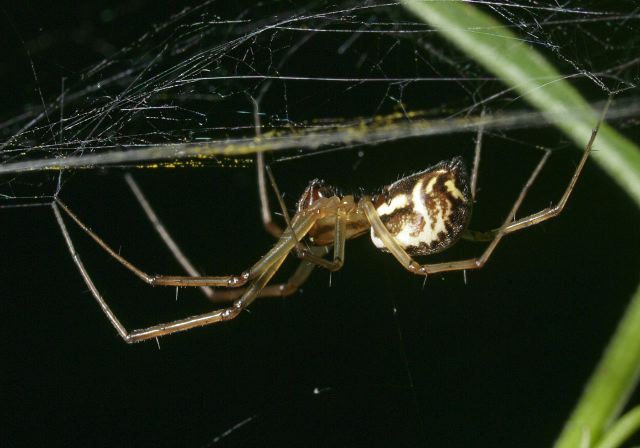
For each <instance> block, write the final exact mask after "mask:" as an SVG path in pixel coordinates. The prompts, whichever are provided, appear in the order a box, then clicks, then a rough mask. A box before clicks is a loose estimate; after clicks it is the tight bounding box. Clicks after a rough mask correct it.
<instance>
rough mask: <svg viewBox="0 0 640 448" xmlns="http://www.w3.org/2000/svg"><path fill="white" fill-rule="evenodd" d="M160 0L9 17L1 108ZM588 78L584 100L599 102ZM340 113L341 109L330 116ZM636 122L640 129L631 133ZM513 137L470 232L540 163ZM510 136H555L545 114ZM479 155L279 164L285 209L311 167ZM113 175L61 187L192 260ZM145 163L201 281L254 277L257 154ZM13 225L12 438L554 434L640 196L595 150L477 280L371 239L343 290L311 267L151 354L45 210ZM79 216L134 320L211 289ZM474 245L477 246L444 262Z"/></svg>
mask: <svg viewBox="0 0 640 448" xmlns="http://www.w3.org/2000/svg"><path fill="white" fill-rule="evenodd" d="M153 4H154V5H155V6H153V7H151V6H150V5H151V2H144V1H138V2H127V4H126V5H123V4H119V3H114V2H103V4H101V2H92V3H91V5H90V6H88V5H84V4H77V3H76V2H74V3H70V2H69V3H68V4H67V3H64V2H55V4H49V3H45V2H30V3H25V4H24V5H22V6H20V7H19V8H17V7H16V8H11V9H8V8H7V7H4V8H5V9H2V10H0V13H1V14H2V21H3V26H2V28H3V36H4V37H3V41H4V42H8V43H9V45H8V47H9V48H6V49H5V53H4V54H5V55H4V56H3V57H2V59H3V63H2V66H1V68H0V76H2V78H1V79H2V83H1V84H2V86H1V88H2V90H1V91H0V92H1V93H0V95H2V98H3V99H4V100H3V106H2V112H3V115H2V117H3V119H6V118H8V117H10V116H11V115H12V114H18V113H19V112H20V111H21V110H22V108H23V107H24V105H25V104H38V102H39V93H38V92H37V91H36V89H35V88H36V86H38V87H40V89H41V90H42V91H44V95H45V96H48V97H50V96H55V95H56V93H57V90H56V89H57V88H58V86H59V84H60V79H61V78H62V77H72V76H74V75H77V74H78V73H82V71H83V70H84V69H85V68H86V67H87V66H88V65H89V64H91V63H94V62H96V61H97V60H100V59H101V58H103V57H105V56H109V55H110V54H112V52H113V51H115V49H118V48H121V47H123V46H125V45H127V44H128V43H129V42H131V41H133V40H134V39H136V38H137V37H138V36H139V35H141V34H142V33H144V32H145V31H146V29H147V27H148V26H150V25H149V24H153V23H158V22H162V21H163V20H165V17H166V16H168V15H169V14H170V13H172V12H175V11H177V10H179V9H180V8H179V7H178V6H176V5H174V4H170V3H169V2H167V3H157V2H154V3H153ZM125 6H126V7H125ZM218 6H219V5H217V4H213V5H212V6H211V8H217V7H218ZM123 8H124V9H123ZM114 11H115V12H114ZM222 15H223V16H224V14H222ZM31 62H33V64H34V66H35V69H36V72H37V77H38V80H37V82H36V81H34V76H33V72H32V69H31ZM310 63H311V62H310ZM587 92H589V93H592V97H591V98H590V99H592V100H601V99H603V98H604V96H605V95H604V94H603V93H602V92H598V90H597V89H592V90H588V87H587ZM440 94H441V95H442V96H443V97H444V99H442V101H447V99H446V92H440ZM239 107H241V106H239ZM245 107H246V109H247V110H248V108H249V106H245ZM268 107H269V106H268V105H265V108H267V109H268ZM334 107H335V106H334ZM348 115H349V108H348V107H345V108H344V109H337V108H336V112H335V114H334V116H348ZM625 132H627V133H628V135H629V136H630V137H634V134H633V128H627V130H626V131H625ZM635 132H636V133H635V137H637V127H636V131H635ZM502 137H504V136H492V135H488V136H487V137H486V141H485V149H486V151H485V153H484V156H483V157H484V158H483V164H482V169H481V172H480V187H481V191H480V193H479V197H478V204H477V209H476V210H475V212H474V213H475V214H474V221H473V223H474V224H475V227H476V228H481V229H484V228H491V227H495V226H497V225H499V223H500V222H501V221H502V219H503V218H504V216H505V214H506V212H507V211H508V209H509V207H510V204H511V203H512V201H513V200H514V198H515V196H516V195H517V193H518V189H519V188H520V186H521V185H522V183H523V182H524V179H525V178H526V176H527V175H528V172H529V171H530V170H531V169H532V168H533V166H534V165H535V162H536V160H537V157H539V154H538V152H536V151H535V149H529V150H528V151H520V150H518V151H512V150H511V148H510V145H509V140H508V139H507V138H502ZM509 138H511V139H516V140H517V141H518V142H531V144H532V145H535V144H542V145H545V144H546V145H553V144H554V143H553V142H557V141H561V142H562V141H564V138H563V136H562V135H560V134H559V133H557V132H556V131H555V130H553V129H551V128H547V129H545V130H544V131H540V130H533V131H531V130H530V131H519V132H512V133H510V134H509ZM636 140H637V138H636ZM521 146H522V144H521ZM567 146H569V145H567ZM425 147H428V148H429V151H422V150H423V149H424V148H425ZM360 150H362V151H363V153H361V154H359V153H358V151H360ZM472 150H473V135H471V134H462V135H454V136H445V137H438V138H429V139H427V140H425V139H421V140H408V141H401V142H395V143H390V144H384V145H378V146H375V147H371V148H368V147H365V148H356V149H353V150H341V151H338V152H334V153H330V154H326V155H321V156H315V157H307V158H302V159H298V160H295V161H289V162H278V161H274V163H273V169H274V173H275V175H276V177H277V179H278V182H279V184H280V188H281V190H282V191H283V192H285V196H286V200H287V201H288V205H289V206H292V205H293V202H294V200H295V199H294V198H295V197H296V196H297V195H298V194H299V193H300V192H301V191H302V189H303V188H304V186H305V185H306V183H307V182H308V180H309V179H311V178H313V177H323V178H325V179H326V180H327V181H329V182H331V183H336V184H339V185H342V186H344V187H345V188H346V189H356V188H358V187H359V186H363V187H366V188H373V187H375V186H378V185H382V184H385V183H389V182H391V181H393V180H395V179H396V178H397V176H398V174H400V173H403V172H411V171H413V170H418V169H422V168H424V167H425V166H428V165H430V164H433V163H436V162H437V161H438V160H441V159H443V158H447V157H452V156H453V155H456V154H462V155H463V156H464V157H465V158H466V160H467V161H470V160H471V157H472ZM578 157H579V153H578V152H577V151H560V152H558V153H556V154H554V155H553V156H552V158H551V161H550V163H549V167H548V169H547V170H545V172H544V174H543V176H542V178H541V179H540V181H539V182H538V183H537V184H536V187H535V188H534V189H533V190H532V192H531V195H530V198H529V200H528V201H527V203H526V204H525V206H524V208H525V209H526V211H528V212H533V211H535V210H538V209H540V208H543V207H545V206H547V205H548V204H549V203H550V202H551V201H554V200H556V199H557V198H559V196H560V195H561V192H562V190H563V188H564V185H566V182H567V181H568V179H569V178H570V176H571V173H572V170H573V168H574V166H575V163H576V161H577V159H578ZM122 174H123V171H122V170H117V169H108V170H107V169H102V170H93V171H83V172H76V173H72V174H69V175H67V176H66V177H65V179H66V184H65V187H64V189H63V197H64V199H65V201H66V202H67V203H69V204H70V205H72V207H73V209H74V210H75V211H76V212H77V213H78V214H79V215H81V216H82V217H83V218H84V219H85V220H86V221H87V222H88V223H89V224H90V225H91V226H92V227H93V228H94V229H95V230H96V231H98V232H99V233H100V234H101V235H102V236H104V237H105V239H106V240H107V241H109V242H111V243H112V244H113V245H114V246H115V247H117V248H122V251H123V254H125V255H126V256H127V257H129V259H131V260H132V261H134V262H135V263H136V264H139V265H140V266H141V267H143V269H146V270H147V271H149V272H161V273H174V272H175V273H177V272H178V269H177V268H176V266H175V263H173V262H172V260H171V258H170V256H169V255H168V254H167V251H166V250H164V248H163V247H162V246H161V244H160V242H159V240H158V239H157V238H156V237H155V235H154V234H153V233H152V230H151V228H150V226H149V225H148V224H147V223H146V222H145V220H144V216H143V214H142V212H141V211H140V209H139V207H138V206H137V205H136V203H135V201H134V199H133V197H132V196H131V194H130V193H129V192H128V191H127V189H126V185H125V184H124V182H123V180H122ZM134 175H135V176H136V178H137V179H138V180H139V182H140V184H141V186H142V187H143V189H144V190H145V191H146V192H147V194H148V196H149V198H150V200H151V201H152V203H153V204H154V206H155V207H156V210H157V212H158V214H159V215H160V216H161V217H162V219H163V220H164V222H165V224H166V225H167V227H168V228H169V229H170V230H171V231H172V233H173V234H174V236H175V237H176V239H177V240H178V241H179V243H180V244H181V245H182V247H183V249H184V250H185V251H186V252H187V253H188V254H189V255H190V256H191V258H192V259H193V260H194V262H195V264H196V265H197V266H198V267H200V268H202V269H203V270H205V271H206V272H207V273H210V274H223V273H230V272H239V271H241V270H243V269H245V268H246V267H248V266H249V265H250V264H251V263H253V262H254V261H255V260H257V258H258V257H259V256H261V255H262V254H264V253H265V252H266V250H268V248H269V247H270V244H271V240H270V238H269V237H268V236H267V235H266V234H265V232H264V231H263V229H262V227H261V224H260V220H259V213H258V200H257V192H256V187H255V173H254V170H253V169H252V168H247V169H220V168H215V167H213V168H199V169H180V170H164V171H163V170H160V171H150V170H134ZM39 179H40V178H38V177H37V176H34V177H29V176H26V177H21V178H20V182H24V183H25V184H31V185H37V183H38V182H40V180H39ZM0 217H1V218H0V225H1V229H2V230H1V232H0V247H2V257H1V258H0V263H1V266H0V272H1V277H0V278H1V282H0V283H1V290H0V291H1V292H0V297H2V300H1V301H0V303H1V304H2V313H1V314H2V323H3V324H2V339H1V340H2V343H1V346H2V359H3V367H2V369H1V370H0V378H1V380H2V382H1V384H2V386H1V397H2V398H1V399H0V401H1V402H2V403H3V406H2V408H3V417H2V425H1V428H2V429H1V432H0V437H1V438H2V445H3V446H34V445H43V444H49V445H66V446H74V445H93V446H122V445H124V446H209V445H213V444H215V443H218V444H220V445H222V446H256V445H257V446H272V445H273V446H276V445H279V446H296V445H302V444H304V445H307V446H363V445H365V444H367V445H374V446H375V445H380V446H418V445H428V446H449V447H454V446H521V447H527V446H531V447H534V446H549V445H550V444H551V443H552V441H553V440H554V438H555V437H556V436H557V435H558V434H559V432H560V430H561V427H562V424H563V422H564V421H565V420H566V418H567V416H568V415H569V413H570V411H571V409H572V408H573V406H574V404H575V403H576V401H577V399H578V397H579V395H580V393H581V391H582V388H583V386H584V384H585V382H586V380H587V378H588V377H589V375H590V373H591V372H592V370H593V368H594V366H595V364H596V362H597V360H598V359H599V356H600V354H601V353H602V350H603V348H604V346H605V343H606V341H607V340H608V339H609V337H610V335H611V334H612V332H613V330H614V328H615V325H616V322H617V321H618V319H619V318H620V316H621V315H622V313H623V310H624V308H625V306H626V304H627V301H628V299H629V297H630V296H631V294H632V293H633V292H634V290H635V288H636V285H637V282H638V266H639V265H640V251H638V247H640V233H639V232H638V230H637V229H638V225H639V224H640V215H639V213H638V210H637V208H635V206H634V204H633V203H632V201H631V200H630V199H629V198H628V197H627V196H626V195H625V194H624V193H623V192H622V191H621V190H620V189H619V188H618V187H617V186H616V185H615V184H614V183H613V182H612V181H611V179H609V178H608V177H607V176H606V175H605V174H604V173H603V172H602V171H601V170H600V169H599V168H598V167H597V166H596V165H595V164H594V163H589V164H588V165H587V167H586V169H585V172H584V174H583V176H582V178H581V179H580V182H579V183H578V186H577V188H576V191H575V194H574V195H573V196H572V198H571V200H570V202H569V204H568V207H567V209H566V210H565V212H564V213H563V214H562V215H561V216H560V217H559V218H557V219H555V220H553V221H550V222H548V223H545V224H542V225H540V226H536V227H534V228H532V229H529V230H527V231H524V232H522V233H518V234H516V235H512V236H509V237H508V238H507V239H506V240H505V241H504V242H503V243H502V244H501V245H500V246H499V247H498V249H497V251H496V252H495V255H494V257H493V258H492V259H491V261H490V262H489V263H488V265H487V266H486V267H485V268H484V269H482V270H481V271H478V272H469V273H468V274H467V283H466V284H465V282H464V281H463V278H462V274H458V273H449V274H445V275H441V276H439V275H438V276H433V277H430V278H429V279H428V281H427V282H426V285H425V286H424V287H423V282H422V278H416V277H413V276H411V275H409V274H408V273H407V272H405V271H404V270H403V269H402V268H401V267H400V266H399V265H398V264H397V263H396V262H395V261H394V260H393V259H392V258H391V257H390V256H388V255H386V254H380V253H379V252H378V251H376V249H375V248H374V247H373V246H372V245H371V244H370V242H369V241H368V238H361V239H359V240H355V241H352V242H350V243H349V244H348V246H347V255H346V258H347V260H346V265H345V267H344V268H343V269H342V270H341V271H340V272H338V273H335V274H333V276H332V277H331V284H330V283H329V275H328V274H327V273H326V272H323V271H320V270H318V271H317V272H315V273H314V275H313V276H312V278H311V279H310V280H309V282H308V283H307V284H305V285H304V287H303V290H302V291H301V292H300V293H298V294H296V295H294V296H293V297H291V298H288V299H285V300H280V299H274V300H264V301H262V302H257V303H256V304H255V305H253V306H252V307H251V309H250V312H247V313H244V314H243V315H242V316H241V317H240V318H238V319H236V320H235V321H233V322H229V323H225V324H222V325H218V326H212V327H207V328H204V329H197V330H193V331H190V332H188V333H185V334H180V335H175V336H171V337H166V338H163V339H161V340H160V349H159V348H158V346H157V345H156V343H155V342H153V341H151V342H146V343H141V344H137V345H134V346H128V345H126V344H125V343H123V342H122V341H121V340H120V339H119V338H118V337H117V335H116V333H115V331H114V330H113V329H112V328H111V327H110V326H109V324H108V322H107V320H106V319H105V318H104V316H103V315H102V314H101V312H100V310H99V308H98V307H97V305H96V304H95V302H94V300H93V298H92V297H91V295H90V293H89V292H88V291H87V288H86V286H85V285H84V283H83V281H82V279H81V277H80V275H79V274H78V272H77V270H76V268H75V266H74V265H73V262H72V260H71V258H70V256H69V255H68V253H67V251H66V248H65V246H64V242H63V240H62V237H61V235H60V232H59V231H58V229H57V227H56V224H55V222H54V219H53V214H52V211H51V210H50V208H48V207H39V208H20V209H0ZM71 229H72V235H73V237H74V241H75V242H76V244H77V248H78V250H79V251H80V253H81V254H82V256H83V259H84V260H85V263H86V265H87V267H88V269H89V271H90V272H91V273H92V275H93V277H94V280H95V281H96V284H97V285H98V287H99V288H100V290H101V291H102V292H103V294H104V296H105V297H107V299H108V300H109V303H110V304H112V306H113V308H114V310H115V311H116V313H117V314H118V315H119V316H120V317H121V319H122V321H123V322H124V323H125V325H126V326H127V327H128V328H129V329H132V328H140V327H144V326H146V325H150V324H154V323H157V322H161V321H167V320H171V319H175V318H179V317H184V316H187V315H190V314H192V313H195V312H203V311H205V310H207V309H209V306H208V305H207V303H206V301H205V300H203V299H202V298H201V297H200V296H199V294H198V293H197V292H193V291H191V292H188V291H180V297H179V300H178V301H177V302H176V301H175V290H173V289H171V288H169V289H166V290H165V289H153V288H150V287H147V286H145V285H142V284H140V282H138V281H137V280H136V279H135V278H133V276H132V275H131V274H130V273H128V272H125V271H124V270H123V269H122V268H121V267H119V266H118V265H117V263H115V262H114V261H113V260H112V259H110V258H109V257H108V256H106V255H104V254H103V253H101V252H100V251H99V250H98V249H97V247H96V246H95V245H94V244H92V243H91V242H90V241H89V240H88V238H87V237H86V236H85V235H83V234H82V233H81V232H79V231H78V230H77V228H74V227H71ZM480 250H481V248H480V247H476V246H474V245H471V244H467V245H462V247H456V248H454V249H452V251H451V252H450V253H449V252H448V253H447V256H448V257H453V258H457V257H461V256H464V255H469V254H472V253H478V252H479V251H480ZM293 266H294V263H293V262H291V263H290V264H286V265H285V268H284V270H287V271H290V269H291V268H292V267H293ZM637 398H638V395H637V393H636V395H635V396H634V399H633V401H632V402H635V403H637V402H638V400H637Z"/></svg>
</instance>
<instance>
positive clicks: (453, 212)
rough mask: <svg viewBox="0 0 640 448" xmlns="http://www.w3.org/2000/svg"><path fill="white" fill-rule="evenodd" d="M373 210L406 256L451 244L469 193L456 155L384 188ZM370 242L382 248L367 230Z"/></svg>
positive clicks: (464, 219) (467, 210) (464, 218)
mask: <svg viewBox="0 0 640 448" xmlns="http://www.w3.org/2000/svg"><path fill="white" fill-rule="evenodd" d="M374 205H375V206H376V210H377V212H378V214H379V215H380V219H381V220H382V222H383V223H384V224H385V226H386V227H387V229H388V230H389V232H390V233H391V234H392V235H393V236H394V237H395V238H396V240H397V241H398V242H399V243H400V244H401V245H402V247H403V248H404V249H405V250H406V251H407V252H408V253H409V254H410V255H427V254H431V253H435V252H439V251H442V250H444V249H446V248H447V247H449V246H451V245H452V244H453V243H455V242H456V241H457V240H458V238H459V237H460V235H461V233H462V231H463V230H464V229H465V227H466V226H467V223H468V221H469V217H470V216H471V205H472V200H471V195H470V191H469V182H468V176H467V171H466V169H465V166H464V162H463V161H462V159H461V158H460V157H456V158H454V159H452V160H448V161H444V162H440V163H438V164H437V165H434V166H432V167H430V168H428V169H426V170H424V171H421V172H419V173H415V174H413V175H411V176H407V177H404V178H402V179H400V180H398V181H397V182H394V183H393V184H391V185H389V186H387V187H385V189H384V193H383V194H382V195H380V196H379V197H377V198H376V201H375V204H374ZM371 239H372V241H373V244H374V245H375V246H376V247H378V248H379V249H383V250H384V245H383V244H382V241H381V240H380V239H379V238H378V237H377V236H376V235H375V233H374V231H373V229H372V230H371Z"/></svg>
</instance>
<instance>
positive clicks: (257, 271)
mask: <svg viewBox="0 0 640 448" xmlns="http://www.w3.org/2000/svg"><path fill="white" fill-rule="evenodd" d="M59 205H60V207H62V208H63V209H64V205H63V204H62V203H61V202H59V201H57V200H56V202H54V203H53V204H52V208H53V212H54V214H55V217H56V221H57V222H58V225H59V226H60V230H61V232H62V235H63V237H64V240H65V242H66V244H67V248H68V249H69V252H70V253H71V256H72V259H73V261H74V263H75V264H76V267H77V268H78V270H79V271H80V274H81V275H82V278H83V279H84V281H85V283H86V285H87V286H88V287H89V290H90V291H91V294H92V295H93V296H94V298H95V299H96V301H97V302H98V304H99V305H100V307H101V308H102V311H103V312H104V314H105V315H106V316H107V319H108V320H109V322H110V323H111V324H112V325H113V327H114V328H115V329H116V331H117V332H118V334H119V335H120V337H122V339H123V340H124V341H125V342H127V343H133V342H139V341H143V340H145V339H151V338H156V337H159V336H164V335H167V334H171V333H176V332H179V331H185V330H188V329H190V328H194V327H201V326H204V325H209V324H213V323H217V322H223V321H227V320H231V319H234V318H235V317H237V316H238V314H240V312H241V311H242V310H243V309H245V308H246V307H247V306H249V305H250V304H251V303H252V302H253V301H254V300H255V299H256V298H257V297H258V296H259V295H260V292H261V291H262V290H263V288H264V287H265V286H266V285H267V283H268V282H269V280H270V279H271V278H272V277H273V275H274V274H275V273H276V272H277V270H278V269H279V268H280V266H281V265H282V263H283V262H284V260H285V259H286V257H287V255H288V254H289V252H290V251H291V249H293V247H294V245H295V243H294V238H293V237H292V235H291V234H287V233H285V235H283V236H282V238H280V240H279V242H278V244H276V246H275V247H274V248H273V249H272V250H271V251H269V253H267V255H265V256H264V257H263V258H262V259H261V260H260V261H259V262H258V263H256V264H255V265H254V268H252V271H251V272H252V275H251V276H250V280H249V285H248V286H247V287H246V288H244V290H243V292H242V295H241V296H240V297H239V298H238V299H236V300H235V301H234V302H233V304H232V305H231V306H229V307H227V308H222V309H218V310H214V311H211V312H209V313H204V314H199V315H195V316H190V317H187V318H184V319H178V320H175V321H171V322H166V323H162V324H158V325H153V326H151V327H147V328H143V329H137V330H132V331H128V330H127V329H126V328H125V327H124V325H123V324H122V323H121V322H120V320H119V319H118V318H117V317H116V315H115V313H114V312H113V311H112V310H111V308H110V307H109V305H108V304H107V302H106V301H105V299H104V298H103V297H102V295H101V294H100V292H99V291H98V289H97V288H96V286H95V284H94V283H93V280H92V279H91V276H90V275H89V273H88V271H87V270H86V268H85V267H84V264H83V263H82V260H81V258H80V255H79V254H78V252H76V250H75V246H74V245H73V241H72V240H71V236H70V235H69V232H68V230H67V227H66V224H65V223H64V220H63V219H62V214H61V213H60V207H58V206H59ZM66 211H67V213H68V210H66ZM71 216H74V215H71ZM319 217H322V215H321V214H319V213H316V214H312V215H310V216H304V217H302V218H301V219H300V220H299V222H295V219H294V223H293V227H294V230H295V231H296V233H299V235H300V236H304V235H305V234H306V232H308V231H309V229H310V228H311V226H312V225H313V223H314V222H315V220H316V219H319ZM90 235H91V236H92V237H93V238H94V239H96V238H97V236H95V237H94V236H93V235H95V234H92V233H90ZM100 241H101V240H100ZM99 244H100V243H99ZM102 245H104V246H103V248H105V250H107V248H108V249H109V250H111V249H110V248H109V247H108V246H106V244H105V243H104V242H103V243H102V244H101V246H102ZM122 260H124V259H122ZM118 261H121V260H118ZM124 261H126V260H124ZM121 263H122V261H121ZM127 263H128V262H127ZM125 266H126V265H125ZM131 266H132V265H131ZM136 269H137V268H136ZM140 272H141V271H140ZM187 278H188V277H187ZM248 278H249V277H248Z"/></svg>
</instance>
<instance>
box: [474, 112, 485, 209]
mask: <svg viewBox="0 0 640 448" xmlns="http://www.w3.org/2000/svg"><path fill="white" fill-rule="evenodd" d="M483 117H484V109H483V110H482V113H481V114H480V118H483ZM483 134H484V126H483V125H480V126H479V127H478V134H477V135H476V147H475V150H474V153H473V170H472V171H471V198H472V200H473V201H474V202H475V200H476V190H477V188H476V187H477V185H478V172H479V171H478V168H479V166H480V152H481V150H482V135H483Z"/></svg>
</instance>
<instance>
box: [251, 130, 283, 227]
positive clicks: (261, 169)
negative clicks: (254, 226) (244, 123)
mask: <svg viewBox="0 0 640 448" xmlns="http://www.w3.org/2000/svg"><path fill="white" fill-rule="evenodd" d="M258 135H259V134H258ZM256 168H257V171H258V196H259V197H260V217H261V218H262V224H263V225H264V228H265V230H266V231H267V233H269V234H271V235H272V236H273V237H275V238H280V235H282V232H283V229H282V227H280V226H279V225H278V224H277V223H276V222H275V221H274V220H273V215H272V213H271V207H270V206H269V195H268V193H267V182H266V180H265V177H264V173H265V165H264V154H263V153H262V152H258V153H257V154H256Z"/></svg>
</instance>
